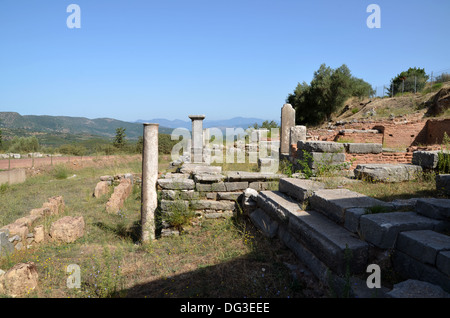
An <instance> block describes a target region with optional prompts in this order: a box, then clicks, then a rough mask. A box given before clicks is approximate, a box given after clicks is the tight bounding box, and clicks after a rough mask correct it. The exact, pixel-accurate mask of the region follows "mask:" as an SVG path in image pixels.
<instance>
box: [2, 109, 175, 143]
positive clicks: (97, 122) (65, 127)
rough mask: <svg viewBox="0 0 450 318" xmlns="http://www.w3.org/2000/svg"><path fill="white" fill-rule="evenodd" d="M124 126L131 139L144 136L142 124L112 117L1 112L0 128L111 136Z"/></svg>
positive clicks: (168, 129) (166, 131) (161, 131)
mask: <svg viewBox="0 0 450 318" xmlns="http://www.w3.org/2000/svg"><path fill="white" fill-rule="evenodd" d="M119 127H123V128H125V129H126V134H127V137H128V138H129V139H137V138H138V137H139V136H142V130H143V128H142V124H139V123H130V122H125V121H121V120H116V119H111V118H96V119H88V118H84V117H68V116H36V115H20V114H19V113H16V112H0V128H6V129H7V130H10V131H16V132H20V134H23V135H26V134H27V133H28V134H29V133H47V134H68V135H89V136H99V137H106V138H111V137H114V136H115V134H116V129H117V128H119ZM171 132H172V129H170V128H166V127H160V133H162V134H170V133H171Z"/></svg>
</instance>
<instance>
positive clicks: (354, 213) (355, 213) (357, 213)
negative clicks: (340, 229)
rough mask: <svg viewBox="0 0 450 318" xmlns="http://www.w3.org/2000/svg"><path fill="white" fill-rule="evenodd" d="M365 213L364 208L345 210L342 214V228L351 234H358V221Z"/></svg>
mask: <svg viewBox="0 0 450 318" xmlns="http://www.w3.org/2000/svg"><path fill="white" fill-rule="evenodd" d="M366 213H367V210H366V209H365V208H351V209H347V210H346V211H345V214H344V227H345V228H346V229H347V230H349V231H350V232H352V233H359V221H360V219H361V216H363V215H365V214H366Z"/></svg>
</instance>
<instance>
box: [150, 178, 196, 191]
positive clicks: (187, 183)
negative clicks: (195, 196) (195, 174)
mask: <svg viewBox="0 0 450 318" xmlns="http://www.w3.org/2000/svg"><path fill="white" fill-rule="evenodd" d="M157 182H158V185H159V186H160V187H161V188H163V189H165V190H193V189H194V188H195V182H194V180H192V179H158V181H157Z"/></svg>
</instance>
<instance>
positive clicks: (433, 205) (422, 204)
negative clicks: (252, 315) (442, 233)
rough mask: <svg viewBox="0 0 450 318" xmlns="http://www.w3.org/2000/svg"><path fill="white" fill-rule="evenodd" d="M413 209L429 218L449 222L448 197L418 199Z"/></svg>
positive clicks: (449, 204)
mask: <svg viewBox="0 0 450 318" xmlns="http://www.w3.org/2000/svg"><path fill="white" fill-rule="evenodd" d="M415 211H416V212H417V213H418V214H421V215H424V216H426V217H429V218H433V219H437V220H444V221H449V222H450V199H435V198H423V199H418V200H417V201H416V210H415Z"/></svg>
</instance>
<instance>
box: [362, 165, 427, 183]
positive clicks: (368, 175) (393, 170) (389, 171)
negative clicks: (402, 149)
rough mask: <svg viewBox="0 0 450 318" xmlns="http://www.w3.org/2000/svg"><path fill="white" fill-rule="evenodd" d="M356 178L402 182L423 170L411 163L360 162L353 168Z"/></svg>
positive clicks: (412, 178) (411, 178)
mask: <svg viewBox="0 0 450 318" xmlns="http://www.w3.org/2000/svg"><path fill="white" fill-rule="evenodd" d="M354 172H355V177H356V178H357V179H362V180H367V181H372V182H402V181H409V180H415V179H416V178H417V177H418V176H420V175H421V174H422V172H423V169H422V167H421V166H417V165H411V164H377V163H370V164H360V165H357V166H356V168H355V170H354Z"/></svg>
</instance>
